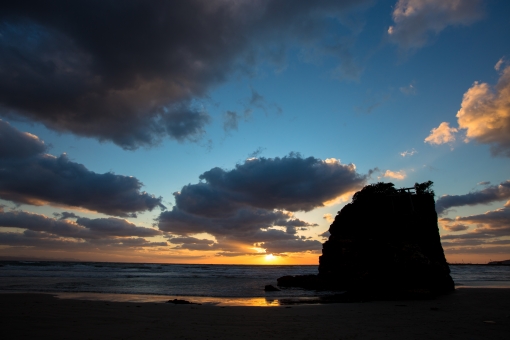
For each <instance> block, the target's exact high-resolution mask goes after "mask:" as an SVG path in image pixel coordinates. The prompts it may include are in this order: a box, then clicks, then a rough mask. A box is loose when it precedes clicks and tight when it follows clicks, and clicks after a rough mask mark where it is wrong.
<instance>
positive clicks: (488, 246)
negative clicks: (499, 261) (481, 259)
mask: <svg viewBox="0 0 510 340" xmlns="http://www.w3.org/2000/svg"><path fill="white" fill-rule="evenodd" d="M443 220H447V219H443ZM448 220H449V221H447V222H452V221H455V223H454V224H453V225H454V226H455V225H460V226H463V225H464V223H466V224H475V225H476V226H477V227H476V228H475V229H474V230H472V231H469V232H467V233H464V234H448V235H442V236H441V243H442V244H443V246H444V247H445V251H446V252H447V253H449V254H457V253H458V254H461V253H480V254H483V253H500V252H501V248H502V247H501V245H508V244H510V240H509V239H508V238H509V237H510V207H509V206H508V204H507V206H505V207H504V208H500V209H496V210H492V211H488V212H486V213H484V214H478V215H471V216H465V217H457V218H455V220H452V219H448ZM452 231H454V230H452ZM477 250H478V251H477ZM506 253H508V247H506Z"/></svg>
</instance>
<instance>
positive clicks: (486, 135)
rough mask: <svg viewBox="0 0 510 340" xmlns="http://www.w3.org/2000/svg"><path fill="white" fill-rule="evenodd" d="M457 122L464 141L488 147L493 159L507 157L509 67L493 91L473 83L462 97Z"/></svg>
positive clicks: (509, 154)
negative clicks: (463, 135)
mask: <svg viewBox="0 0 510 340" xmlns="http://www.w3.org/2000/svg"><path fill="white" fill-rule="evenodd" d="M457 119H458V123H459V129H463V130H466V141H469V140H475V141H477V142H478V143H482V144H489V145H491V152H492V154H493V155H497V156H506V157H510V66H507V67H506V68H505V69H504V70H503V71H502V73H501V76H500V78H499V80H498V83H497V84H496V86H495V87H494V88H491V86H490V85H489V84H487V83H478V82H475V83H474V84H473V86H472V87H471V88H470V89H469V90H468V91H467V92H466V93H465V94H464V97H463V99H462V104H461V108H460V110H459V112H458V113H457Z"/></svg>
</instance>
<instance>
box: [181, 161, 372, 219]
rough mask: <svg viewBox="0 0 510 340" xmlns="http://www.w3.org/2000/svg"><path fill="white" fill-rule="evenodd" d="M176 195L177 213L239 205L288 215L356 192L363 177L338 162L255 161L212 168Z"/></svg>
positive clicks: (208, 212)
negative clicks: (227, 167)
mask: <svg viewBox="0 0 510 340" xmlns="http://www.w3.org/2000/svg"><path fill="white" fill-rule="evenodd" d="M200 180H202V181H204V182H201V183H199V184H190V185H187V186H185V187H183V188H182V190H181V192H180V193H176V194H174V195H175V199H176V204H177V207H179V209H182V210H184V211H187V212H190V213H197V214H200V215H204V216H217V215H224V214H229V213H230V212H232V211H234V210H237V209H239V207H243V206H251V207H255V208H263V209H285V210H288V211H300V210H301V211H310V210H312V209H314V208H317V207H322V206H324V202H327V201H330V200H333V199H335V198H337V197H339V196H341V195H343V194H346V193H349V192H353V191H356V190H359V189H360V188H362V187H363V185H364V184H365V181H366V176H364V175H360V174H358V173H357V172H356V167H355V166H354V165H353V164H342V163H340V162H339V161H338V160H335V159H330V160H321V159H318V158H314V157H308V158H301V157H298V156H294V155H290V156H287V157H283V158H279V157H276V158H257V159H249V160H246V161H245V162H244V163H243V164H238V165H236V167H235V168H234V169H233V170H230V171H227V170H223V169H221V168H213V169H211V170H209V171H206V172H204V173H203V174H202V175H200Z"/></svg>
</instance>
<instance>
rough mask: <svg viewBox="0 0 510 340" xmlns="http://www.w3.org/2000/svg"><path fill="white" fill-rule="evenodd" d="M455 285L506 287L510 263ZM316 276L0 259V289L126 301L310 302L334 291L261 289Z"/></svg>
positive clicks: (300, 269)
mask: <svg viewBox="0 0 510 340" xmlns="http://www.w3.org/2000/svg"><path fill="white" fill-rule="evenodd" d="M450 270H451V275H452V278H453V280H454V281H455V285H456V287H457V288H464V287H468V288H469V287H480V288H482V287H483V288H510V266H487V265H451V266H450ZM306 274H317V266H316V265H314V266H299V265H292V266H289V265H285V266H278V265H272V266H262V265H198V264H196V265H195V264H190V265H186V264H150V263H103V262H56V261H3V262H0V293H6V292H40V293H52V294H55V295H56V296H58V297H60V298H74V299H92V300H107V301H129V302H165V301H168V300H172V299H180V300H181V299H182V300H186V301H190V302H196V303H202V304H215V305H216V304H221V305H250V306H274V305H280V304H282V303H289V302H293V301H294V302H305V303H306V302H307V301H309V302H311V303H312V302H314V301H318V300H320V299H321V298H323V297H326V296H328V295H331V294H335V293H338V292H330V291H313V290H305V289H299V288H286V289H281V290H280V291H274V292H265V291H264V287H265V286H266V285H273V286H276V279H277V278H278V277H281V276H284V275H306Z"/></svg>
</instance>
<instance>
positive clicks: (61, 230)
mask: <svg viewBox="0 0 510 340" xmlns="http://www.w3.org/2000/svg"><path fill="white" fill-rule="evenodd" d="M0 227H5V228H22V229H26V230H28V234H27V235H34V234H30V232H32V233H33V232H36V233H43V234H44V235H46V236H45V238H48V237H50V236H51V235H53V237H70V238H75V239H87V240H92V239H104V238H110V237H130V236H138V237H151V236H157V235H160V234H162V233H161V231H159V230H156V229H152V228H144V227H138V226H136V225H134V224H133V223H130V222H128V221H126V220H123V219H119V218H113V217H110V218H97V219H89V218H84V217H80V218H78V219H77V220H76V222H74V221H69V220H63V219H54V218H50V217H47V216H44V215H39V214H33V213H28V212H24V211H7V212H4V211H0Z"/></svg>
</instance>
